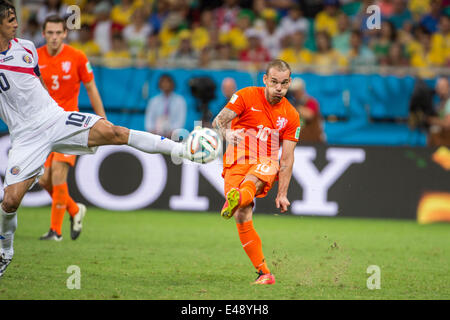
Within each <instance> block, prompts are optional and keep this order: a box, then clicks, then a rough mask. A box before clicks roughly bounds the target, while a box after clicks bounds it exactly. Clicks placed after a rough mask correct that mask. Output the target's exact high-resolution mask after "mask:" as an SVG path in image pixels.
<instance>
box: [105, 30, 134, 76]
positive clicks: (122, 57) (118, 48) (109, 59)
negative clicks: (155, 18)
mask: <svg viewBox="0 0 450 320" xmlns="http://www.w3.org/2000/svg"><path fill="white" fill-rule="evenodd" d="M103 63H104V64H105V66H107V67H109V68H124V67H127V66H129V65H130V64H131V55H130V52H129V51H128V50H127V44H126V42H125V40H124V39H123V37H122V34H121V33H114V34H113V36H112V41H111V50H109V51H108V52H106V53H105V54H104V55H103Z"/></svg>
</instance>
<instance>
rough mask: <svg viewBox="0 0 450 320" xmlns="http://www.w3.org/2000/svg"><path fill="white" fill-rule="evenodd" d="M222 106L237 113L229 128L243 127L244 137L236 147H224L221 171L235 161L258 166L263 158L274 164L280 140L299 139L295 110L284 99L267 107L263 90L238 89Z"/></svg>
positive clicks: (258, 88) (298, 122)
mask: <svg viewBox="0 0 450 320" xmlns="http://www.w3.org/2000/svg"><path fill="white" fill-rule="evenodd" d="M225 107H226V108H228V109H231V110H233V111H234V112H236V114H237V117H236V118H235V119H233V121H232V123H231V129H233V130H236V129H241V128H244V133H243V136H244V137H245V139H244V140H243V141H241V143H240V144H239V145H238V146H233V145H229V146H228V148H227V151H226V153H225V155H224V159H223V163H224V167H225V168H226V167H231V166H232V165H233V164H234V163H236V162H237V163H260V162H261V161H265V159H272V160H276V161H278V153H279V149H280V146H281V141H283V140H292V141H295V142H297V141H298V139H299V136H300V115H299V114H298V112H297V110H295V108H294V107H293V106H292V105H291V104H290V103H289V101H288V100H287V99H286V98H282V100H281V101H280V102H279V103H277V104H276V105H270V104H269V102H268V101H267V99H266V97H265V88H264V87H247V88H244V89H242V90H239V91H238V92H236V93H235V94H234V95H233V96H232V97H231V99H230V101H229V102H228V103H227V105H226V106H225ZM243 159H245V160H244V161H243Z"/></svg>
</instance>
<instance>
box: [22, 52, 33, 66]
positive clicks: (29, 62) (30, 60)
mask: <svg viewBox="0 0 450 320" xmlns="http://www.w3.org/2000/svg"><path fill="white" fill-rule="evenodd" d="M22 60H23V61H25V63H27V64H32V63H33V58H32V57H30V56H29V55H28V54H24V55H23V57H22Z"/></svg>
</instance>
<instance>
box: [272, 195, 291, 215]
mask: <svg viewBox="0 0 450 320" xmlns="http://www.w3.org/2000/svg"><path fill="white" fill-rule="evenodd" d="M275 204H276V206H277V208H278V209H280V211H281V212H282V213H283V212H286V211H287V209H288V207H289V206H290V205H291V203H290V202H289V200H288V198H287V197H286V196H280V195H278V196H277V198H276V199H275Z"/></svg>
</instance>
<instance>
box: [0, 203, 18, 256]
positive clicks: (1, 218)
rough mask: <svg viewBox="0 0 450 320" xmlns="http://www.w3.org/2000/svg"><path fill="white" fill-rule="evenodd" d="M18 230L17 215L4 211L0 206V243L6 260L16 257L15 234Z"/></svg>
mask: <svg viewBox="0 0 450 320" xmlns="http://www.w3.org/2000/svg"><path fill="white" fill-rule="evenodd" d="M16 229H17V214H16V213H15V212H12V213H8V212H5V211H3V208H1V204H0V239H1V240H0V242H1V252H2V253H4V254H5V258H6V259H12V257H13V255H14V247H13V242H14V232H15V231H16Z"/></svg>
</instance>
